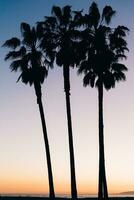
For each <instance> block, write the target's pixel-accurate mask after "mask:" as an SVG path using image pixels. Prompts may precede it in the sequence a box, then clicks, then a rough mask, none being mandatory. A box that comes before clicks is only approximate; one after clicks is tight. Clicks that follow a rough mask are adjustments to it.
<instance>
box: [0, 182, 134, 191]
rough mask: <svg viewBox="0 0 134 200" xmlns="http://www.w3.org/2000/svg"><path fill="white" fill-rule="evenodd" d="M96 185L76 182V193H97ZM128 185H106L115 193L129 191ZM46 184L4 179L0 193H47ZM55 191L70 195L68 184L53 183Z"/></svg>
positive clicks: (0, 186) (0, 184)
mask: <svg viewBox="0 0 134 200" xmlns="http://www.w3.org/2000/svg"><path fill="white" fill-rule="evenodd" d="M96 186H97V185H96V184H95V183H92V185H90V184H88V183H85V184H82V183H79V184H77V190H78V195H90V194H97V189H98V188H97V187H96ZM130 188H131V187H130V185H128V186H127V185H126V184H124V185H123V184H121V183H120V184H119V183H118V184H110V185H108V191H109V194H117V193H120V192H123V191H129V190H130ZM48 191H49V188H48V184H47V183H43V182H37V181H34V182H33V181H16V180H12V181H11V180H9V181H8V180H6V181H1V182H0V194H22V195H23V194H29V195H30V194H32V195H48ZM55 193H56V194H57V195H70V184H69V183H67V182H66V183H64V185H63V183H60V182H57V183H56V184H55Z"/></svg>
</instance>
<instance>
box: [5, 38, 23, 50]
mask: <svg viewBox="0 0 134 200" xmlns="http://www.w3.org/2000/svg"><path fill="white" fill-rule="evenodd" d="M20 43H21V42H20V40H19V39H18V38H16V37H14V38H11V39H10V40H7V41H6V42H5V43H4V44H3V45H2V46H3V47H9V48H13V49H15V48H16V47H19V46H20Z"/></svg>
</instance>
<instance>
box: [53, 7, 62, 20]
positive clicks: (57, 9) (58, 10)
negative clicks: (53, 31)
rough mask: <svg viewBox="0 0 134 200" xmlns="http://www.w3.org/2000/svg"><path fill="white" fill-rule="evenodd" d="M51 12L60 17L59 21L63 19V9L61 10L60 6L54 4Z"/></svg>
mask: <svg viewBox="0 0 134 200" xmlns="http://www.w3.org/2000/svg"><path fill="white" fill-rule="evenodd" d="M51 12H52V14H53V15H54V16H55V17H56V18H57V19H58V21H61V19H62V10H61V8H60V7H58V6H53V7H52V11H51Z"/></svg>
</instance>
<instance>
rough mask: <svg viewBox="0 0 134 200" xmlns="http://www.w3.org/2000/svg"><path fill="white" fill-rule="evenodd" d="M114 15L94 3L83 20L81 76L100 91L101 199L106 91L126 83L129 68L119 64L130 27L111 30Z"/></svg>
mask: <svg viewBox="0 0 134 200" xmlns="http://www.w3.org/2000/svg"><path fill="white" fill-rule="evenodd" d="M114 14H115V11H114V10H113V9H112V7H110V6H105V7H104V9H103V11H102V14H100V12H99V9H98V6H97V4H96V3H94V2H93V3H92V5H91V7H90V8H89V13H88V14H86V15H85V16H84V20H83V21H84V26H85V27H86V28H85V29H84V30H83V31H82V34H83V35H84V38H83V43H84V45H85V47H84V49H85V59H83V60H82V61H81V63H80V66H79V69H78V73H84V74H85V76H84V79H83V84H84V86H87V85H90V86H91V87H94V86H95V87H97V89H98V108H99V109H98V110H99V181H98V197H99V198H100V199H102V198H105V199H107V198H108V189H107V181H106V171H105V156H104V122H103V90H104V88H105V89H106V90H109V89H111V88H114V87H115V83H116V82H119V81H124V80H125V79H126V76H125V73H124V72H125V71H127V67H126V66H125V65H124V64H121V63H119V61H120V60H121V59H123V58H126V56H125V51H126V50H128V48H127V42H126V40H125V37H126V32H127V31H128V28H127V27H124V26H118V27H116V28H114V29H113V28H110V27H109V24H110V22H111V19H112V17H113V15H114Z"/></svg>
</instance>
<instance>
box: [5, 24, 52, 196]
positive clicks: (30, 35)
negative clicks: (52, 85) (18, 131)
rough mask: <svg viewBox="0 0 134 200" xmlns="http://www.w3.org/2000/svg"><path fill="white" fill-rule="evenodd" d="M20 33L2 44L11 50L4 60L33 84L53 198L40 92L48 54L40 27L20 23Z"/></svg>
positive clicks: (22, 77) (50, 191)
mask: <svg viewBox="0 0 134 200" xmlns="http://www.w3.org/2000/svg"><path fill="white" fill-rule="evenodd" d="M21 34H22V38H21V39H19V38H16V37H14V38H11V39H9V40H7V41H6V42H5V43H4V45H3V46H5V47H9V48H11V50H12V51H9V53H8V54H7V55H6V57H5V60H13V61H12V62H11V64H10V68H11V70H12V71H14V72H16V71H18V70H19V71H21V74H20V76H19V78H18V81H19V80H20V79H21V81H22V82H23V83H25V84H28V83H29V84H30V86H32V85H33V86H34V89H35V94H36V97H37V104H38V106H39V111H40V117H41V122H42V129H43V136H44V142H45V148H46V158H47V167H48V179H49V193H50V197H51V198H54V197H55V192H54V184H53V174H52V167H51V158H50V150H49V142H48V136H47V128H46V122H45V116H44V110H43V104H42V92H41V84H42V83H43V82H44V79H45V78H46V77H47V74H48V69H47V68H46V66H45V64H44V63H45V62H46V60H48V56H46V55H45V54H44V52H42V51H41V49H40V39H39V38H40V35H41V29H40V28H39V27H38V26H36V27H32V28H31V27H30V25H29V24H27V23H21ZM51 62H52V60H50V63H51Z"/></svg>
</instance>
